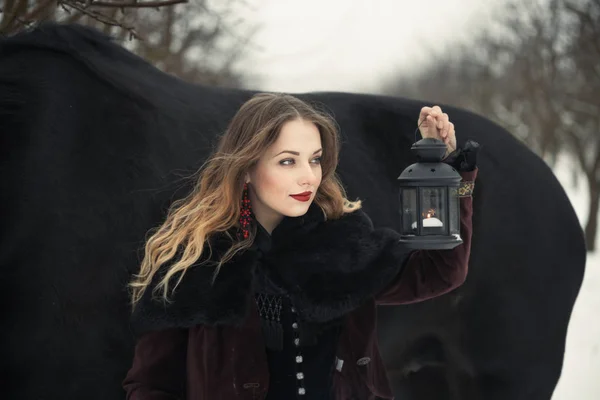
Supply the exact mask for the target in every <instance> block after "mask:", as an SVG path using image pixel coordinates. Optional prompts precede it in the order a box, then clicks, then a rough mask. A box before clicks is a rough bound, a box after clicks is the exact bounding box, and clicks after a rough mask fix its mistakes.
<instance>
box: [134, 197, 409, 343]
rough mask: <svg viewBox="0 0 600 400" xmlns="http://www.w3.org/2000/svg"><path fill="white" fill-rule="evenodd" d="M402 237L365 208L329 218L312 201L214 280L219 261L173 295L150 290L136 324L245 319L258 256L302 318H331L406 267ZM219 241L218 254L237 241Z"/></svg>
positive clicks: (140, 327)
mask: <svg viewBox="0 0 600 400" xmlns="http://www.w3.org/2000/svg"><path fill="white" fill-rule="evenodd" d="M398 238H399V235H398V233H396V232H395V231H393V230H391V229H386V228H380V229H373V225H372V223H371V220H370V219H369V217H368V216H367V215H366V214H365V213H364V212H363V211H362V210H358V211H355V212H352V213H348V214H345V215H344V216H343V217H342V218H340V219H337V220H330V221H325V218H324V214H323V212H322V210H321V208H320V207H319V206H318V205H316V204H314V203H313V204H312V205H311V206H310V208H309V211H308V212H307V213H306V214H305V215H304V216H302V217H296V218H284V220H283V221H282V222H281V223H280V224H279V225H278V226H277V228H276V229H275V230H274V231H273V233H272V237H271V246H272V247H271V250H270V251H269V252H268V253H266V254H262V253H261V252H260V251H255V250H248V251H245V252H243V253H241V254H238V255H237V256H236V257H235V258H234V259H232V260H231V261H230V262H228V263H227V264H225V265H223V267H222V268H221V271H220V272H219V274H218V276H217V278H216V280H215V284H214V286H212V287H211V285H210V280H211V277H212V273H213V271H214V267H212V266H195V267H192V268H190V269H189V270H188V271H187V273H186V274H185V276H184V278H183V280H182V281H181V283H180V285H179V286H178V288H177V290H176V291H175V293H174V294H172V295H171V297H170V298H171V300H172V301H171V303H168V304H163V303H162V302H161V301H159V300H154V299H151V298H150V294H151V290H150V289H149V290H147V291H146V292H145V294H144V296H143V298H142V299H141V301H140V303H138V305H137V307H136V309H135V311H134V313H133V316H132V325H133V328H134V330H135V331H136V333H138V334H141V333H143V332H145V331H149V330H158V329H165V328H169V327H190V326H193V325H196V324H208V325H220V324H235V325H237V324H240V323H241V322H242V321H243V319H244V317H245V316H246V315H247V311H248V309H249V307H248V305H249V304H250V303H249V302H250V301H251V300H252V301H253V290H252V280H253V276H254V271H255V268H256V265H257V263H258V262H262V263H263V266H264V268H266V271H267V273H268V274H269V275H270V277H271V279H272V280H273V281H274V282H275V283H276V284H277V285H278V286H280V287H283V288H285V289H286V290H287V292H288V293H289V294H290V296H291V298H292V301H293V302H294V304H295V306H296V308H297V309H298V312H299V314H300V316H301V317H302V318H303V319H306V320H309V321H314V322H325V321H329V320H332V319H335V318H338V317H340V316H342V315H344V314H346V313H347V312H349V311H351V310H352V309H354V308H356V307H357V306H359V305H360V304H361V303H363V302H364V301H365V300H366V299H367V298H369V297H371V296H374V295H376V294H377V293H378V292H379V291H381V290H382V289H383V288H384V287H385V286H386V284H387V283H389V282H390V281H391V280H392V279H393V278H394V277H395V276H396V274H398V273H399V272H400V269H401V267H402V265H403V264H404V261H405V260H406V258H407V256H408V253H409V250H407V249H406V248H404V247H403V246H401V245H399V244H398V240H397V239H398ZM213 243H215V244H216V245H213V252H215V254H219V249H221V250H223V249H226V248H227V246H229V245H230V242H229V243H228V242H227V241H226V240H221V241H219V240H217V241H215V242H213ZM215 249H216V251H215Z"/></svg>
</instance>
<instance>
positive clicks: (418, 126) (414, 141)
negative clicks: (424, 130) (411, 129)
mask: <svg viewBox="0 0 600 400" xmlns="http://www.w3.org/2000/svg"><path fill="white" fill-rule="evenodd" d="M426 119H427V117H425V118H423V121H421V123H420V124H418V125H417V129H416V130H415V140H413V143H416V142H417V132H419V128H420V127H421V125H422V124H423V122H425V120H426Z"/></svg>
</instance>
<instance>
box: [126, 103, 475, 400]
mask: <svg viewBox="0 0 600 400" xmlns="http://www.w3.org/2000/svg"><path fill="white" fill-rule="evenodd" d="M419 123H420V130H421V134H422V136H423V137H437V138H440V139H442V140H443V141H444V142H445V143H446V144H447V146H448V153H450V152H452V154H451V155H450V157H448V158H447V162H454V163H455V164H460V165H456V167H457V168H458V169H459V171H461V174H462V177H463V186H464V187H463V188H462V190H461V193H462V197H461V237H462V239H463V244H461V245H460V246H457V247H456V248H454V249H453V250H445V251H412V252H411V251H409V250H407V249H406V248H404V247H403V246H402V245H401V244H400V243H399V242H398V238H399V234H398V233H397V232H395V231H393V230H391V229H386V228H380V229H375V228H374V227H373V224H372V223H371V220H370V219H369V218H368V216H367V215H366V214H365V213H364V212H363V211H362V210H361V209H360V208H361V204H360V201H350V200H348V199H347V198H346V196H345V192H344V189H343V187H342V185H341V183H340V181H339V180H338V178H337V177H336V174H335V170H336V166H337V162H338V146H339V145H338V132H337V130H336V124H335V122H334V121H333V120H332V119H331V118H330V117H329V116H328V115H325V114H324V113H321V112H318V111H316V110H315V109H314V108H312V107H311V106H310V105H308V104H306V103H305V102H302V101H301V100H299V99H297V98H295V97H292V96H289V95H284V94H258V95H256V96H254V97H253V98H251V99H250V100H249V101H248V102H246V103H245V104H244V105H243V106H242V107H241V108H240V110H239V111H238V113H237V114H236V115H235V117H234V118H233V120H232V121H231V123H230V125H229V127H228V129H227V131H226V132H225V134H224V135H223V136H222V138H221V140H220V143H219V146H218V148H217V150H216V151H215V153H214V154H213V155H212V156H211V157H210V159H209V160H208V162H207V163H206V164H205V165H204V167H203V169H202V170H201V172H200V175H199V182H198V184H197V186H196V188H195V190H194V191H193V192H192V193H191V194H190V195H189V196H188V197H187V198H185V199H183V200H181V201H178V202H176V203H174V204H173V206H172V208H171V210H170V212H169V215H168V217H167V219H166V221H165V222H164V224H163V225H162V226H160V227H159V228H158V230H157V231H156V232H155V233H154V234H153V235H152V236H151V237H150V239H149V240H148V242H147V244H146V251H145V257H144V259H143V261H142V265H141V270H140V272H139V274H138V275H137V276H136V277H135V279H134V280H133V281H132V283H131V287H132V290H133V296H132V300H133V305H134V311H133V319H132V323H133V326H134V328H135V329H136V331H137V333H138V334H139V336H140V337H139V340H138V343H137V345H136V349H135V357H134V360H133V366H132V367H131V369H130V371H129V373H128V374H127V377H126V378H125V380H124V382H123V385H124V388H125V390H126V392H127V399H129V400H174V399H181V400H217V399H222V400H234V399H248V400H250V399H267V400H290V399H296V398H297V399H310V400H325V399H327V400H349V399H360V400H368V399H378V398H383V399H392V398H393V395H392V394H391V391H390V387H389V384H388V381H387V378H386V372H385V370H384V367H383V363H382V360H381V357H380V354H379V349H378V346H377V339H376V337H377V333H376V313H375V308H376V305H377V304H405V303H411V302H416V301H422V300H425V299H429V298H432V297H435V296H439V295H441V294H443V293H446V292H448V291H450V290H452V289H454V288H456V287H457V286H459V285H460V284H461V283H462V282H463V281H464V280H465V277H466V273H467V264H468V259H469V251H470V243H471V216H472V199H471V190H472V188H473V181H474V180H475V177H476V174H477V168H476V166H475V163H474V157H473V156H474V155H475V154H476V151H474V150H476V143H474V142H468V144H469V146H472V147H471V148H470V149H467V150H465V149H458V150H456V136H455V132H454V126H453V124H452V123H451V122H449V120H448V115H447V114H445V113H443V112H442V110H441V109H440V108H439V107H437V106H436V107H432V108H430V107H424V108H423V109H422V110H421V115H420V116H419ZM473 146H474V147H473ZM455 150H456V151H455ZM458 154H460V155H461V157H460V159H458V158H457V157H456V156H457V155H458Z"/></svg>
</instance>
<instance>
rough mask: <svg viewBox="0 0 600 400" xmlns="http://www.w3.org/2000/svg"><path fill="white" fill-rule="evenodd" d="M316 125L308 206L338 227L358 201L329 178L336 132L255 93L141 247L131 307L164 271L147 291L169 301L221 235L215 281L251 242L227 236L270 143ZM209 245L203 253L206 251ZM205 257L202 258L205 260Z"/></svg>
mask: <svg viewBox="0 0 600 400" xmlns="http://www.w3.org/2000/svg"><path fill="white" fill-rule="evenodd" d="M295 119H303V120H305V121H310V122H312V123H314V124H315V125H316V126H317V128H318V129H319V133H320V135H321V144H322V148H323V156H322V159H321V168H322V181H321V184H320V186H319V188H318V190H317V193H316V195H315V199H314V201H315V202H316V203H317V205H319V207H320V208H321V209H322V210H323V212H324V214H325V216H326V218H327V219H338V218H340V217H341V216H342V215H343V214H344V213H348V212H352V211H355V210H357V209H359V208H360V207H361V202H360V200H357V201H349V200H348V199H347V198H346V192H345V190H344V188H343V186H342V184H341V182H340V180H339V178H338V176H337V174H336V172H335V170H336V167H337V164H338V153H339V141H340V139H339V132H338V129H337V124H336V123H335V121H334V119H333V118H332V117H331V116H330V115H329V114H328V113H326V112H324V111H322V110H319V109H317V108H316V107H312V106H311V105H309V104H307V103H306V102H304V101H302V100H300V99H298V98H296V97H293V96H291V95H287V94H276V93H259V94H256V95H255V96H253V97H252V98H251V99H250V100H248V101H247V102H246V103H244V104H243V105H242V106H241V108H240V109H239V110H238V112H237V113H236V114H235V116H234V117H233V119H232V121H231V122H230V124H229V126H228V127H227V130H226V131H225V133H224V134H223V135H222V136H221V137H220V138H219V143H218V146H217V148H216V150H215V151H214V152H213V154H212V155H211V156H210V157H209V158H208V160H207V161H206V162H205V163H204V164H203V166H202V167H201V168H200V170H199V172H198V178H197V181H196V184H195V186H194V188H193V190H192V191H191V193H190V194H189V195H187V196H186V197H184V198H182V199H180V200H177V201H175V202H173V204H172V205H171V207H170V208H169V211H168V214H167V217H166V220H165V222H164V223H163V224H162V225H160V226H159V227H158V228H155V229H154V232H153V233H152V234H151V235H150V237H149V239H148V240H147V242H146V244H145V249H144V257H143V260H142V263H141V267H140V271H139V273H138V274H136V275H134V277H133V279H132V280H131V282H130V283H129V287H130V289H131V292H132V293H131V294H132V296H131V302H132V306H133V307H135V305H136V304H137V303H138V302H139V300H140V298H141V297H142V295H143V294H144V292H145V291H146V289H147V288H148V287H149V286H150V284H151V283H152V281H153V278H154V276H155V274H156V273H157V271H158V270H159V269H160V268H161V266H162V265H165V264H166V265H167V266H168V270H166V271H165V273H164V276H163V277H162V279H161V280H160V281H159V282H158V283H157V284H156V286H155V287H154V289H153V295H157V294H159V293H160V295H161V297H162V298H163V299H164V300H165V301H169V300H168V294H169V286H170V281H171V279H172V278H173V277H175V276H177V280H176V283H175V286H174V287H173V289H172V290H175V289H176V288H177V285H178V284H179V283H180V282H181V279H182V278H183V276H184V274H185V272H186V271H187V269H188V268H190V267H192V266H194V264H196V263H197V261H198V260H199V259H200V257H201V256H202V254H203V252H204V251H206V250H207V249H206V248H205V247H208V254H209V256H208V257H205V258H208V259H210V257H212V249H211V248H210V243H209V241H208V240H209V239H210V238H211V237H212V235H214V234H217V233H225V235H226V236H227V237H229V238H230V239H231V241H232V246H231V247H230V248H229V250H228V251H227V252H226V253H225V254H224V255H223V256H222V257H221V259H220V260H219V261H218V264H217V267H216V269H215V274H214V275H213V282H214V278H215V277H216V275H217V274H218V272H219V270H220V268H221V266H222V265H223V264H224V263H226V262H227V261H229V260H230V259H231V258H232V257H233V256H234V255H235V254H236V253H237V252H238V251H241V250H244V249H247V248H248V247H250V246H251V245H252V242H253V241H254V236H255V232H254V231H253V230H251V232H250V237H249V238H248V239H244V240H242V239H238V238H237V237H236V236H235V235H231V233H230V229H231V228H234V227H237V228H239V218H240V204H241V198H242V192H243V185H244V176H245V173H246V172H247V171H249V170H250V169H251V168H252V167H253V166H254V165H255V164H256V162H257V161H258V160H259V159H260V157H261V156H262V155H263V153H264V152H265V151H266V149H267V148H268V147H269V146H271V145H272V144H273V143H274V142H275V141H276V140H277V137H278V135H279V132H280V131H281V128H282V126H283V125H284V124H285V123H286V122H288V121H291V120H295ZM207 244H208V246H206V245H207ZM205 256H206V255H205Z"/></svg>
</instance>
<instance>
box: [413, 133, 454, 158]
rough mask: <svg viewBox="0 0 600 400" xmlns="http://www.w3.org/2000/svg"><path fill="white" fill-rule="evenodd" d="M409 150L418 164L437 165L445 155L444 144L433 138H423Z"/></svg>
mask: <svg viewBox="0 0 600 400" xmlns="http://www.w3.org/2000/svg"><path fill="white" fill-rule="evenodd" d="M410 150H411V151H412V152H413V154H414V155H416V156H417V161H418V162H430V163H437V162H440V161H442V158H444V155H445V154H446V144H445V143H444V142H443V141H441V140H439V139H435V138H425V139H421V140H419V141H418V142H416V143H414V144H413V145H412V147H411V148H410Z"/></svg>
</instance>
